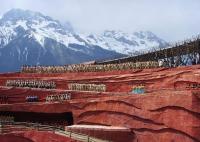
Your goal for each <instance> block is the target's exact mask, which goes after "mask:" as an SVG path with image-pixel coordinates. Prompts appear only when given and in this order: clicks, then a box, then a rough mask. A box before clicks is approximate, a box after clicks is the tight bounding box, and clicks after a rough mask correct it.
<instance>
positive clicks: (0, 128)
mask: <svg viewBox="0 0 200 142" xmlns="http://www.w3.org/2000/svg"><path fill="white" fill-rule="evenodd" d="M4 126H14V127H13V128H16V126H23V127H25V128H27V127H28V128H33V129H36V130H38V131H53V132H54V133H56V134H58V135H64V136H66V137H69V138H71V139H74V140H78V141H81V142H110V141H108V140H101V139H98V138H94V137H90V136H88V135H86V134H81V133H76V132H72V131H65V130H64V129H62V128H60V127H56V126H51V125H43V124H39V123H28V122H13V121H12V122H0V133H4V130H9V132H12V131H13V130H12V129H9V128H6V127H4ZM7 133H8V132H7Z"/></svg>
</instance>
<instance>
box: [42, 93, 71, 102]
mask: <svg viewBox="0 0 200 142" xmlns="http://www.w3.org/2000/svg"><path fill="white" fill-rule="evenodd" d="M70 99H71V94H69V93H68V94H67V93H66V94H54V95H48V96H47V97H46V102H57V101H58V102H62V101H65V100H70Z"/></svg>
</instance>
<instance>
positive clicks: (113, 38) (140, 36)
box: [85, 31, 167, 54]
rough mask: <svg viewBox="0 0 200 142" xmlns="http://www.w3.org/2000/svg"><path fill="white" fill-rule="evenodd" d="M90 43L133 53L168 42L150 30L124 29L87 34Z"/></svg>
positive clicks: (165, 44) (119, 51) (124, 52)
mask: <svg viewBox="0 0 200 142" xmlns="http://www.w3.org/2000/svg"><path fill="white" fill-rule="evenodd" d="M85 38H86V40H87V42H89V43H90V44H93V45H98V46H100V47H102V48H104V49H107V50H112V51H116V52H118V53H123V54H132V53H135V52H139V51H144V50H149V49H151V48H157V47H161V48H162V47H165V46H167V42H166V41H164V40H162V39H160V38H159V37H157V36H156V35H155V34H153V33H152V32H149V31H140V32H134V33H124V32H122V31H105V32H103V33H101V34H98V35H93V34H91V35H86V37H85Z"/></svg>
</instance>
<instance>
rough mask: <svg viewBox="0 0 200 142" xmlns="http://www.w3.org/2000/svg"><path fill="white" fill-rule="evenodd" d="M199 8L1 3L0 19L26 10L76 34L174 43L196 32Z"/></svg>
mask: <svg viewBox="0 0 200 142" xmlns="http://www.w3.org/2000/svg"><path fill="white" fill-rule="evenodd" d="M199 5H200V1H199V0H184V1H183V0H15V1H13V0H1V6H0V15H2V14H3V13H4V12H6V11H7V10H9V9H11V8H23V9H30V10H34V11H40V12H42V13H44V14H46V15H49V16H52V17H53V18H56V19H59V20H61V21H70V22H71V23H72V25H73V26H74V27H75V28H76V29H77V30H79V31H84V32H99V31H103V30H105V29H116V30H119V29H120V30H124V31H128V32H133V31H138V30H150V31H152V32H154V33H156V34H158V35H159V36H161V37H162V38H164V39H166V40H170V41H176V40H181V39H184V38H186V37H190V36H192V35H195V34H197V33H199V32H200V30H198V26H199V24H200V16H199V13H200V8H199Z"/></svg>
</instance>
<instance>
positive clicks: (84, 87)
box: [68, 83, 106, 92]
mask: <svg viewBox="0 0 200 142" xmlns="http://www.w3.org/2000/svg"><path fill="white" fill-rule="evenodd" d="M68 88H69V90H75V91H96V92H105V91H106V85H104V84H79V83H69V84H68Z"/></svg>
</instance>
